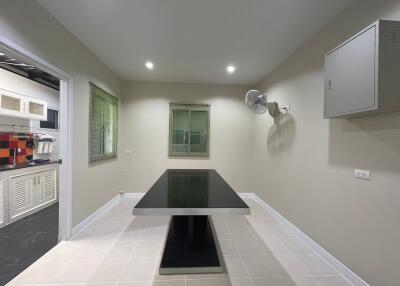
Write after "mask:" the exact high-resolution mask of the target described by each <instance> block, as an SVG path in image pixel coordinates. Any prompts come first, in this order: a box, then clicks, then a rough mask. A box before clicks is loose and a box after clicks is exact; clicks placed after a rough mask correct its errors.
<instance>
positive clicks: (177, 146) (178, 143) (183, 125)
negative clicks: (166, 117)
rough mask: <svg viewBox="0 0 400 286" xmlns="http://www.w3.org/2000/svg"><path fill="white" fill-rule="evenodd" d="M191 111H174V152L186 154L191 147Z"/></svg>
mask: <svg viewBox="0 0 400 286" xmlns="http://www.w3.org/2000/svg"><path fill="white" fill-rule="evenodd" d="M188 133H189V111H188V110H181V109H175V110H172V150H171V151H172V152H174V153H184V152H187V151H188V149H189V147H188V143H189V137H188Z"/></svg>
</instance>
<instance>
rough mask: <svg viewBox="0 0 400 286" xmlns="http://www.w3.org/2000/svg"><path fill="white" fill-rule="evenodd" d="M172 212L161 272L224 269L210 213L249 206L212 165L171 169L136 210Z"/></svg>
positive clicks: (230, 212) (240, 210)
mask: <svg viewBox="0 0 400 286" xmlns="http://www.w3.org/2000/svg"><path fill="white" fill-rule="evenodd" d="M132 214H133V215H135V216H139V215H149V216H160V215H168V216H171V219H170V223H169V229H168V234H167V237H166V240H165V246H164V250H163V254H162V258H161V263H160V269H159V273H160V274H191V273H218V272H221V271H222V264H221V257H220V255H219V251H218V244H217V243H218V240H217V239H216V234H215V229H214V227H213V223H212V217H211V216H217V215H248V214H250V208H249V207H248V205H247V204H246V203H245V202H244V201H243V200H242V199H241V198H240V197H239V195H238V194H237V193H236V192H235V191H234V190H233V189H232V188H231V187H230V186H229V184H228V183H227V182H226V181H225V180H224V179H223V178H222V177H221V176H220V175H219V174H218V173H217V171H216V170H212V169H168V170H166V171H165V172H164V173H163V174H162V175H161V177H160V178H159V179H158V180H157V181H156V182H155V183H154V185H153V186H152V187H151V188H150V189H149V191H148V192H147V193H146V194H145V195H144V196H143V198H142V199H141V200H140V201H139V202H138V203H137V204H136V206H135V207H134V208H133V210H132Z"/></svg>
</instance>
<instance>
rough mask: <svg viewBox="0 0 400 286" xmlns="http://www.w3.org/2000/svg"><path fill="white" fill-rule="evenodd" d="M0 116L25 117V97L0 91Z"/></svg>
mask: <svg viewBox="0 0 400 286" xmlns="http://www.w3.org/2000/svg"><path fill="white" fill-rule="evenodd" d="M0 114H3V115H11V116H17V117H25V96H23V95H20V94H18V93H15V92H11V91H8V90H4V89H0Z"/></svg>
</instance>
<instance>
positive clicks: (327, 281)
mask: <svg viewBox="0 0 400 286" xmlns="http://www.w3.org/2000/svg"><path fill="white" fill-rule="evenodd" d="M315 279H316V280H317V282H318V285H319V286H350V284H349V283H348V282H347V281H346V280H344V279H343V278H342V277H340V276H321V277H315Z"/></svg>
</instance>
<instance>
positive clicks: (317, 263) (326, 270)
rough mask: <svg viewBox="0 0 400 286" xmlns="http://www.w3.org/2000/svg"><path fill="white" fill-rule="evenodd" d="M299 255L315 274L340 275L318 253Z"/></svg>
mask: <svg viewBox="0 0 400 286" xmlns="http://www.w3.org/2000/svg"><path fill="white" fill-rule="evenodd" d="M297 257H298V258H299V260H300V261H302V262H303V264H304V265H305V266H306V267H307V268H308V269H310V271H311V273H312V274H313V275H315V276H323V275H338V273H337V272H336V270H335V269H333V268H332V267H331V266H330V265H329V264H328V263H326V262H325V261H324V260H323V259H322V258H321V257H320V256H319V255H317V254H314V253H311V254H298V255H297Z"/></svg>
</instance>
